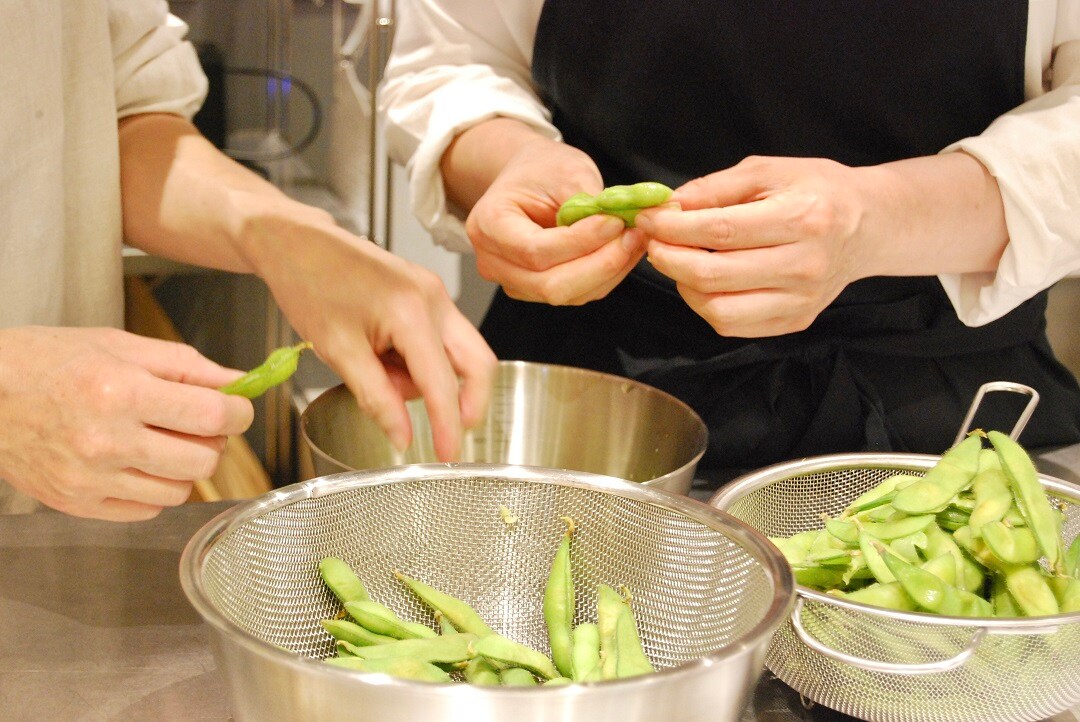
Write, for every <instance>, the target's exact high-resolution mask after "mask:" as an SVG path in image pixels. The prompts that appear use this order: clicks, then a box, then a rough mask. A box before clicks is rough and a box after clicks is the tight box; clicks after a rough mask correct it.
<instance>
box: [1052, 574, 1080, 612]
mask: <svg viewBox="0 0 1080 722" xmlns="http://www.w3.org/2000/svg"><path fill="white" fill-rule="evenodd" d="M1047 583H1048V584H1049V585H1050V589H1051V590H1053V592H1054V598H1055V599H1057V602H1058V608H1059V609H1060V611H1061V613H1062V614H1068V613H1070V612H1080V579H1077V578H1076V577H1051V578H1050V579H1048V580H1047Z"/></svg>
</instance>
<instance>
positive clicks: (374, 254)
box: [252, 204, 496, 461]
mask: <svg viewBox="0 0 1080 722" xmlns="http://www.w3.org/2000/svg"><path fill="white" fill-rule="evenodd" d="M278 207H279V208H287V207H288V206H285V205H282V204H278ZM264 219H265V220H264V222H263V223H262V224H261V225H260V227H259V228H257V229H253V231H252V232H253V233H254V234H255V235H258V236H261V237H262V240H263V241H264V242H263V243H259V244H257V245H258V246H259V247H261V248H263V251H262V252H261V253H260V257H259V260H258V261H256V263H255V265H256V267H257V268H258V273H259V275H260V276H262V278H263V279H264V280H265V281H266V283H267V285H268V286H269V288H270V290H271V291H272V292H273V294H274V298H275V299H276V300H277V303H278V305H279V306H280V307H281V309H282V311H283V312H284V314H285V316H286V317H287V318H288V319H289V321H290V323H291V324H292V326H293V328H294V329H295V330H296V331H297V332H298V333H299V334H300V336H301V337H303V338H304V339H306V340H308V341H311V342H312V344H313V345H314V350H315V353H316V354H318V356H319V357H320V358H321V359H322V360H323V361H325V362H326V363H327V364H328V365H329V366H330V367H331V368H333V369H334V371H336V372H337V373H338V375H340V376H341V378H342V380H343V381H344V382H345V383H346V385H347V386H348V387H349V389H350V390H351V391H352V393H353V394H354V395H355V396H356V399H357V403H358V405H359V406H360V408H361V410H362V411H364V412H365V413H367V414H369V415H370V416H372V417H373V418H374V419H375V421H376V422H377V423H378V424H379V426H380V427H382V429H383V430H384V431H385V432H386V433H387V435H388V436H389V438H390V440H391V442H392V443H393V444H394V445H395V446H396V447H398V448H399V449H404V448H405V447H406V446H408V445H409V443H410V442H411V440H412V427H411V424H410V421H409V415H408V412H407V410H406V407H405V400H406V399H409V398H414V397H416V396H423V398H424V404H425V406H426V408H427V412H428V417H429V419H430V421H431V430H432V438H433V442H434V445H435V452H436V455H437V456H438V458H439V459H440V460H443V461H451V460H453V459H456V458H457V457H458V456H459V454H460V448H461V438H462V434H463V428H467V427H472V426H475V425H476V424H478V423H479V422H480V421H481V420H482V419H483V417H484V414H485V413H486V410H487V404H488V400H489V399H490V396H491V389H492V386H493V384H494V376H495V367H496V359H495V355H494V354H493V353H492V351H491V349H490V348H489V347H488V345H487V344H486V343H485V342H484V340H483V337H482V336H480V333H479V332H478V331H477V330H476V328H475V327H474V326H473V325H472V324H471V323H470V322H469V320H468V319H467V318H465V316H463V315H462V314H461V312H460V311H459V310H458V309H457V307H456V306H455V305H454V302H453V299H451V298H450V296H449V294H447V292H446V288H445V286H444V285H443V283H442V281H441V279H439V277H438V276H437V275H435V274H434V273H432V272H431V271H428V270H427V269H425V268H421V267H420V266H417V265H415V264H412V263H409V262H408V261H406V260H404V259H403V258H400V257H399V256H395V255H394V254H392V253H389V252H387V251H385V250H383V249H381V248H379V247H378V246H377V245H375V244H374V243H371V242H369V241H367V240H364V239H362V238H358V237H356V236H354V235H352V234H350V233H348V232H346V231H345V230H343V229H341V228H339V227H337V226H335V225H334V224H333V223H332V222H331V221H330V220H329V219H326V218H323V217H322V216H321V215H319V214H317V213H313V212H311V211H310V209H304V208H303V207H300V206H297V207H295V208H294V209H293V211H292V212H289V211H286V212H285V213H283V214H282V213H279V214H278V215H277V217H276V218H274V219H270V218H269V217H268V216H265V217H264ZM269 249H275V250H272V251H270V252H267V251H268V250H269Z"/></svg>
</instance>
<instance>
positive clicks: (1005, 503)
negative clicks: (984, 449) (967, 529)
mask: <svg viewBox="0 0 1080 722" xmlns="http://www.w3.org/2000/svg"><path fill="white" fill-rule="evenodd" d="M988 451H990V452H991V453H994V452H993V450H988ZM995 456H996V455H995ZM971 490H972V491H973V492H974V493H975V502H976V503H975V508H974V509H972V510H971V516H970V517H969V518H968V524H970V525H971V528H972V530H973V531H974V532H975V533H976V534H980V533H981V528H982V526H983V525H984V524H989V523H990V522H992V521H1001V520H1002V519H1004V518H1005V514H1006V513H1008V511H1009V509H1010V508H1011V507H1012V505H1013V496H1012V491H1010V489H1009V480H1008V478H1007V477H1006V476H1005V472H1003V471H1001V468H1000V467H998V468H997V469H987V470H986V471H980V472H979V473H978V474H977V475H976V476H975V479H974V481H972V482H971Z"/></svg>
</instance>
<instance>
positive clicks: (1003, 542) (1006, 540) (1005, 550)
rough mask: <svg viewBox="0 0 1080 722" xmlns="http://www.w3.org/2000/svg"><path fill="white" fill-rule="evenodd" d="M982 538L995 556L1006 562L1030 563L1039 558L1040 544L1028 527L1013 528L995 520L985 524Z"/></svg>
mask: <svg viewBox="0 0 1080 722" xmlns="http://www.w3.org/2000/svg"><path fill="white" fill-rule="evenodd" d="M982 538H983V541H985V542H986V546H988V547H989V548H990V551H992V552H993V553H994V556H996V557H997V558H998V559H1000V560H1001V561H1003V562H1005V563H1006V564H1028V563H1030V562H1034V561H1038V559H1039V544H1038V542H1037V541H1035V535H1034V534H1032V533H1031V530H1030V529H1027V528H1026V527H1017V528H1013V527H1010V526H1008V525H1006V524H1005V522H1001V521H994V522H990V523H989V524H984V525H983V527H982Z"/></svg>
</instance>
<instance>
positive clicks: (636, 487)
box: [179, 462, 795, 695]
mask: <svg viewBox="0 0 1080 722" xmlns="http://www.w3.org/2000/svg"><path fill="white" fill-rule="evenodd" d="M485 477H491V478H503V479H506V478H509V479H513V480H514V481H528V482H537V483H549V484H559V485H569V486H574V487H579V488H587V489H595V490H601V491H604V492H607V493H611V494H614V495H616V496H622V497H626V498H629V499H635V500H640V501H645V502H648V503H652V504H655V505H657V506H660V507H662V508H665V509H667V510H669V511H674V512H677V513H681V514H683V515H685V516H687V517H689V518H691V519H694V520H695V521H698V522H700V523H702V524H704V525H706V526H708V527H710V528H712V529H714V530H716V531H720V532H722V533H723V534H725V536H727V537H728V538H729V539H730V540H731V541H733V542H734V543H736V544H738V545H740V546H741V547H742V548H743V549H745V550H746V551H747V552H748V553H750V554H751V555H752V556H753V557H754V558H755V559H756V560H757V562H758V563H759V564H760V565H761V567H762V569H763V571H764V572H765V574H766V575H767V577H768V578H769V580H770V581H771V583H772V585H773V593H772V599H771V601H770V602H769V604H768V607H767V608H766V609H765V611H764V613H763V614H762V615H761V617H760V618H759V619H758V621H757V622H756V623H755V624H754V625H753V626H752V627H751V628H750V629H749V630H748V631H747V632H745V633H744V634H743V635H742V636H741V637H739V638H738V639H736V640H733V641H732V642H731V643H729V644H728V645H726V646H724V647H722V648H721V649H719V650H716V651H714V652H713V653H712V654H709V655H706V656H704V657H701V658H699V659H696V660H693V661H690V662H686V663H685V664H681V665H679V666H677V667H671V668H668V669H663V670H658V671H657V672H656V673H654V674H648V675H642V676H639V677H631V678H627V679H615V680H606V681H602V682H589V683H577V684H573V685H560V686H558V687H554V688H545V687H542V686H541V687H540V688H538V689H543V690H544V691H545V692H547V693H554V692H556V691H558V692H560V693H566V694H571V695H573V694H576V693H578V692H577V691H576V690H579V689H580V688H582V687H592V686H596V685H602V686H604V687H605V688H608V687H609V686H611V685H616V684H653V683H662V682H663V681H664V680H668V679H672V678H675V677H683V676H685V677H689V676H694V675H699V674H703V673H706V672H708V670H709V669H710V668H711V667H713V666H714V665H716V664H718V663H721V662H723V661H724V660H726V659H728V658H731V657H735V656H739V655H742V654H747V653H753V651H754V650H755V649H756V650H759V651H760V652H761V654H762V655H763V654H764V652H765V650H766V649H767V647H768V644H769V641H770V640H771V638H772V635H773V634H774V632H775V631H776V629H777V628H778V627H779V625H780V624H782V623H783V622H784V621H785V620H787V619H788V616H789V614H790V611H791V608H792V606H793V604H794V601H795V581H794V577H793V575H792V573H791V567H790V566H789V565H788V563H787V560H786V559H784V556H783V554H781V553H780V551H779V550H778V549H777V548H776V547H775V546H774V545H773V544H772V543H771V542H769V541H768V539H767V538H766V537H765V536H764V535H763V534H761V533H760V532H758V531H757V530H756V529H754V528H752V527H751V526H750V525H749V524H746V523H745V522H743V521H741V520H739V519H737V518H735V517H734V516H731V515H730V514H728V513H727V512H725V511H723V510H721V509H716V508H713V507H710V506H709V505H708V504H705V503H704V502H700V501H697V500H695V499H691V498H689V497H686V496H682V495H679V494H674V493H671V492H667V491H664V490H662V489H655V488H648V487H643V486H642V485H641V484H638V483H635V482H629V481H625V480H623V479H618V478H615V477H610V476H603V475H601V474H593V473H590V472H581V471H566V470H562V469H548V468H544V467H534V466H525V465H512V464H480V463H460V462H458V463H448V464H407V465H402V466H398V467H391V468H388V469H375V470H367V471H348V472H343V473H340V474H331V475H328V476H322V477H318V478H315V479H310V480H307V481H303V482H298V483H295V484H292V485H289V486H286V487H282V488H280V489H277V490H275V491H271V492H268V493H266V494H263V495H262V496H260V497H256V498H255V499H251V500H248V501H245V502H241V503H239V504H237V505H236V506H233V507H231V508H229V509H227V510H225V511H223V512H221V513H220V514H218V515H217V516H215V517H214V518H213V519H211V520H210V521H208V522H207V523H206V524H204V525H203V526H202V527H201V528H200V529H199V530H198V531H197V532H195V534H194V535H193V536H192V537H191V539H190V540H189V541H188V543H187V544H186V545H185V547H184V550H183V552H182V553H181V555H180V563H179V571H180V586H181V588H182V589H183V591H184V594H185V596H186V597H187V599H188V601H189V602H190V603H191V605H192V606H193V607H194V608H195V610H196V611H197V612H198V613H199V616H200V617H202V619H203V621H205V622H206V623H208V624H209V625H210V626H211V627H213V628H214V629H215V630H216V631H217V632H218V633H219V634H221V635H224V636H225V637H226V638H227V639H229V640H230V641H231V642H233V643H236V644H239V645H241V646H243V647H244V648H245V649H246V650H248V651H249V652H254V653H255V654H257V655H259V656H261V657H264V658H266V659H268V660H272V661H273V662H274V663H276V664H282V665H285V666H287V667H289V668H291V669H293V670H295V671H303V672H306V673H319V672H320V671H321V672H325V673H327V674H339V675H348V676H351V677H356V678H358V679H363V680H374V681H375V682H376V683H378V684H397V685H405V686H407V687H415V686H416V685H420V686H423V687H430V688H432V691H434V692H436V693H440V694H441V693H446V694H451V695H453V694H468V695H471V694H474V692H472V691H469V692H464V693H462V692H460V691H457V692H455V690H459V689H460V688H467V689H470V690H473V689H475V690H478V691H479V692H483V693H486V694H500V693H501V694H508V695H513V694H521V693H523V692H524V693H529V692H536V691H537V690H536V689H525V690H523V689H520V688H508V689H501V688H487V687H484V688H479V687H475V686H474V685H467V684H462V685H441V684H435V683H430V682H418V681H413V680H403V679H396V678H390V677H388V676H387V675H384V674H372V673H364V672H358V671H355V670H348V669H343V668H337V667H334V666H333V665H327V664H324V663H323V662H322V661H321V660H318V659H315V658H312V657H307V656H304V655H300V654H297V653H295V652H291V651H288V650H285V649H282V648H279V647H277V646H275V645H273V644H270V643H268V642H264V641H262V640H260V639H258V638H257V637H255V636H254V635H252V634H251V633H249V632H247V631H246V630H244V629H243V628H241V627H240V626H239V625H237V624H236V623H234V622H233V621H231V620H230V619H228V618H227V617H226V616H225V615H224V614H223V613H222V612H221V611H219V610H218V609H217V608H216V607H215V606H214V605H212V604H211V602H210V599H209V597H208V595H207V593H206V590H205V587H204V583H203V577H202V573H201V572H202V569H203V565H204V563H205V561H206V557H207V555H208V553H209V551H210V549H211V548H212V547H213V545H214V544H215V543H216V542H217V541H218V540H219V539H221V538H223V537H224V536H225V535H227V534H228V533H229V532H230V531H231V530H233V529H235V528H236V527H237V526H239V525H241V524H243V523H245V522H247V521H249V520H251V519H252V518H255V517H257V516H260V515H262V514H266V513H268V512H270V511H273V510H275V509H278V508H281V507H284V506H287V505H289V504H292V503H295V502H297V501H302V500H304V499H310V498H317V497H321V496H327V495H331V494H334V493H338V492H341V491H344V490H347V489H353V488H357V487H362V486H377V485H384V484H392V483H404V482H411V481H424V480H437V479H447V478H485ZM658 680H659V682H658Z"/></svg>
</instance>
